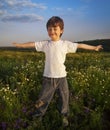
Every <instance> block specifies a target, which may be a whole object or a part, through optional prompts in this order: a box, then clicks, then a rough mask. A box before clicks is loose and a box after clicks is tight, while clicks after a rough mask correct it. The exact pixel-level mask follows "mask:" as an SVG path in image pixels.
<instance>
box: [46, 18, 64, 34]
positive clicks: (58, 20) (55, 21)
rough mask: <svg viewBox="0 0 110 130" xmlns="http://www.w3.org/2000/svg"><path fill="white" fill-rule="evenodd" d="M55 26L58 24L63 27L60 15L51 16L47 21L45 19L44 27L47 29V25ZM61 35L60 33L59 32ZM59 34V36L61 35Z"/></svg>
mask: <svg viewBox="0 0 110 130" xmlns="http://www.w3.org/2000/svg"><path fill="white" fill-rule="evenodd" d="M56 26H59V27H60V29H61V30H63V29H64V22H63V19H61V18H60V17H58V16H53V17H51V18H50V19H49V20H48V21H47V24H46V27H47V29H48V27H56ZM61 35H62V34H61ZM61 35H60V36H61Z"/></svg>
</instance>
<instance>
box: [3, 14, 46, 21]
mask: <svg viewBox="0 0 110 130" xmlns="http://www.w3.org/2000/svg"><path fill="white" fill-rule="evenodd" d="M1 20H2V21H3V22H21V23H22V22H23V23H28V22H36V21H42V20H43V17H41V16H38V15H35V14H22V15H7V16H4V17H3V18H2V19H1Z"/></svg>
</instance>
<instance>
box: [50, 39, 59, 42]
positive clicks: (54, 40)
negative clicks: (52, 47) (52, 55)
mask: <svg viewBox="0 0 110 130" xmlns="http://www.w3.org/2000/svg"><path fill="white" fill-rule="evenodd" d="M59 40H61V39H60V38H58V39H51V41H53V42H57V41H59Z"/></svg>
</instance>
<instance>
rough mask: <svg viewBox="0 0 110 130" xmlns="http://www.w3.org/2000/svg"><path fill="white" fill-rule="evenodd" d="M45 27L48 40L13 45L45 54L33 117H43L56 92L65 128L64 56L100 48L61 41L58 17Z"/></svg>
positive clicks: (62, 26)
mask: <svg viewBox="0 0 110 130" xmlns="http://www.w3.org/2000/svg"><path fill="white" fill-rule="evenodd" d="M46 27H47V32H48V35H49V37H50V40H47V41H41V42H28V43H22V44H19V43H14V45H15V46H16V47H22V48H31V47H35V48H36V50H37V51H42V52H44V53H45V55H46V60H45V68H44V73H43V83H42V90H41V93H40V95H39V99H38V101H37V102H36V104H35V107H36V112H35V116H36V117H37V116H43V115H44V114H45V112H46V110H47V108H48V105H49V103H50V101H51V100H52V98H53V95H54V93H55V91H57V92H59V96H60V98H61V101H62V103H61V108H60V112H61V114H62V115H63V125H64V126H67V125H68V120H67V116H68V112H69V104H68V101H69V90H68V83H67V79H66V70H65V65H64V62H65V58H66V54H67V53H70V52H73V53H75V52H76V50H77V49H78V48H82V49H87V50H95V51H99V50H100V49H102V46H101V45H98V46H90V45H86V44H78V43H72V42H70V41H64V40H61V36H62V34H63V32H64V22H63V20H62V19H61V18H60V17H57V16H53V17H51V18H50V19H49V20H48V22H47V24H46Z"/></svg>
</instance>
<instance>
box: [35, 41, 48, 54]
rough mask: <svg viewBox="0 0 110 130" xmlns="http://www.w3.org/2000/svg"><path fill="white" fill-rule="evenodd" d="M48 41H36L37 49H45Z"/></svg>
mask: <svg viewBox="0 0 110 130" xmlns="http://www.w3.org/2000/svg"><path fill="white" fill-rule="evenodd" d="M45 43H46V41H41V42H35V49H36V50H37V51H42V52H43V51H44V46H45Z"/></svg>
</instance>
